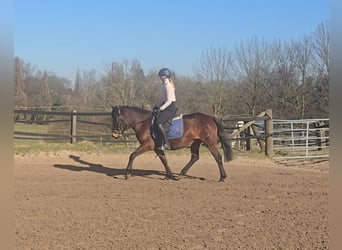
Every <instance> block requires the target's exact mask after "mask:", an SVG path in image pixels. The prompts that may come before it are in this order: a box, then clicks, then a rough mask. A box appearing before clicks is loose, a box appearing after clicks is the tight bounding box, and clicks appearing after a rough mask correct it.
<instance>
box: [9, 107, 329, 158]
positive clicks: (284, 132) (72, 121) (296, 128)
mask: <svg viewBox="0 0 342 250" xmlns="http://www.w3.org/2000/svg"><path fill="white" fill-rule="evenodd" d="M14 118H15V122H16V123H18V124H23V123H28V124H41V125H46V126H48V127H49V129H48V130H47V131H39V132H37V131H21V130H18V129H15V130H14V139H17V140H47V141H57V142H62V141H68V142H70V143H77V142H79V141H83V140H86V141H92V142H101V143H137V140H136V137H135V133H134V132H133V131H132V130H128V131H127V132H126V133H125V136H123V137H122V138H120V139H118V140H114V139H113V138H112V136H111V127H112V121H111V112H110V111H97V112H76V111H47V110H32V109H15V110H14ZM221 121H222V123H223V125H224V128H225V130H226V133H227V134H228V135H229V136H230V138H231V140H232V145H233V146H234V147H235V148H236V149H238V150H246V151H250V150H252V149H255V147H258V148H259V149H260V150H262V151H264V152H265V154H266V155H268V156H270V157H273V158H274V159H295V158H317V157H320V158H327V157H329V119H304V120H279V119H278V120H277V119H273V118H272V110H270V109H267V110H265V111H263V112H261V113H260V114H259V115H257V116H256V117H226V118H222V119H221ZM54 124H58V125H54ZM52 126H54V127H52ZM62 128H63V129H62ZM22 130H25V129H22Z"/></svg>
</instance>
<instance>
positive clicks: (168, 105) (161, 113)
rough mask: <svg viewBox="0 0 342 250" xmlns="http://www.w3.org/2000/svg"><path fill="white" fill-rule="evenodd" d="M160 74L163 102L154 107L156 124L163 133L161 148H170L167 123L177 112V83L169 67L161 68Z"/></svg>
mask: <svg viewBox="0 0 342 250" xmlns="http://www.w3.org/2000/svg"><path fill="white" fill-rule="evenodd" d="M158 76H159V77H160V80H161V81H162V92H163V99H162V102H161V103H160V104H159V105H158V106H156V107H154V108H153V112H154V114H157V115H156V124H157V126H158V128H159V130H160V132H161V134H162V139H163V143H162V146H161V147H160V148H159V149H162V150H164V149H170V148H171V147H170V144H169V141H168V139H167V136H166V131H165V123H167V122H168V121H170V120H171V119H172V118H173V117H174V115H175V114H176V112H177V107H176V95H175V90H176V88H175V85H174V83H173V81H172V77H171V76H172V73H171V71H170V70H169V69H168V68H162V69H161V70H159V73H158Z"/></svg>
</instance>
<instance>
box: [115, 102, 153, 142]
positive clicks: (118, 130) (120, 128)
mask: <svg viewBox="0 0 342 250" xmlns="http://www.w3.org/2000/svg"><path fill="white" fill-rule="evenodd" d="M115 108H116V109H117V115H118V116H117V118H116V121H115V123H116V125H117V126H116V127H114V126H113V127H112V136H113V137H114V138H119V137H121V136H123V134H124V132H126V130H128V129H129V127H132V126H134V125H137V124H140V123H143V122H145V121H147V120H148V119H150V117H149V118H147V119H144V120H142V121H138V122H135V123H131V122H128V124H127V123H126V122H125V121H124V119H122V117H121V110H120V107H115ZM112 118H113V117H112ZM113 120H114V119H113ZM113 125H114V124H113Z"/></svg>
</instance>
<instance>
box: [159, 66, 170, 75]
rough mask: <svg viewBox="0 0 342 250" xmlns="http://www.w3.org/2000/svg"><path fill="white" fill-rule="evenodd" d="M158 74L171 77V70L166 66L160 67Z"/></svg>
mask: <svg viewBox="0 0 342 250" xmlns="http://www.w3.org/2000/svg"><path fill="white" fill-rule="evenodd" d="M158 76H159V77H161V76H166V77H171V76H172V72H171V70H169V69H168V68H162V69H161V70H159V73H158Z"/></svg>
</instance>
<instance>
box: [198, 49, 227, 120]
mask: <svg viewBox="0 0 342 250" xmlns="http://www.w3.org/2000/svg"><path fill="white" fill-rule="evenodd" d="M231 67H232V58H231V53H230V52H229V51H228V49H226V48H217V49H215V48H213V47H212V48H210V49H208V50H206V51H204V52H203V54H202V56H201V58H200V61H199V63H198V64H197V65H196V66H195V67H194V71H195V72H196V73H197V75H198V76H199V77H200V78H201V79H202V80H204V82H206V83H207V84H208V87H207V88H206V89H205V91H206V93H207V96H208V100H209V103H210V105H211V106H212V112H213V114H214V115H215V116H219V115H222V111H223V102H224V101H223V99H224V96H225V93H224V85H225V84H227V82H228V80H229V72H230V70H231Z"/></svg>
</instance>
